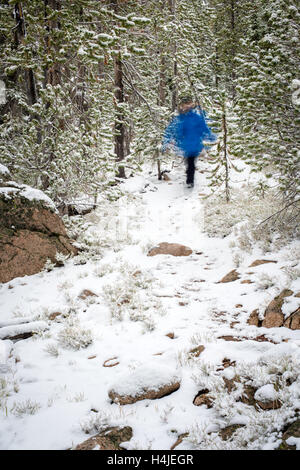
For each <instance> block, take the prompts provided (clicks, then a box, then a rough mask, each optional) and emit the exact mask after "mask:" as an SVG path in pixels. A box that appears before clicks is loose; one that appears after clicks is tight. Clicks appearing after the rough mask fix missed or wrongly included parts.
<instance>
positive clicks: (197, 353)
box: [189, 345, 205, 357]
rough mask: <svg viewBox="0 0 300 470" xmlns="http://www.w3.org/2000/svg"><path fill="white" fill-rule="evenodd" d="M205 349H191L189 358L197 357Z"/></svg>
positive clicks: (198, 347)
mask: <svg viewBox="0 0 300 470" xmlns="http://www.w3.org/2000/svg"><path fill="white" fill-rule="evenodd" d="M204 349H205V347H204V346H202V345H201V346H197V347H196V348H193V349H191V350H190V351H189V356H193V357H199V356H200V354H201V353H202V352H203V351H204Z"/></svg>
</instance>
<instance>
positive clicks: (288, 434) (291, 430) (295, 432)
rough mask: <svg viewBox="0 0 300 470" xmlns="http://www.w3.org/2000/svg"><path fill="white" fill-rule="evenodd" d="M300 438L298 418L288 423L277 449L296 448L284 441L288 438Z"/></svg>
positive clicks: (299, 420)
mask: <svg viewBox="0 0 300 470" xmlns="http://www.w3.org/2000/svg"><path fill="white" fill-rule="evenodd" d="M293 437H294V438H296V439H299V438H300V419H297V420H296V421H294V422H293V423H292V424H290V425H289V426H288V427H287V429H286V431H285V432H284V433H283V434H282V443H281V444H280V446H279V449H278V450H296V447H295V445H291V444H288V443H287V442H286V441H287V440H288V439H290V438H293Z"/></svg>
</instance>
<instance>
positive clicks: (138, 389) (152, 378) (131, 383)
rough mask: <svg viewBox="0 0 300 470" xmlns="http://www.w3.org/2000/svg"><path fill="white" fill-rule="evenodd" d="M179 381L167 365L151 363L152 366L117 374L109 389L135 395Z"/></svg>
mask: <svg viewBox="0 0 300 470" xmlns="http://www.w3.org/2000/svg"><path fill="white" fill-rule="evenodd" d="M176 382H180V376H179V375H175V374H174V371H173V370H172V369H170V368H168V367H165V366H162V365H158V364H153V367H141V368H138V369H135V370H134V371H133V372H132V373H131V374H128V372H126V373H123V375H121V376H117V381H116V382H115V383H114V384H112V386H111V391H113V392H115V393H117V394H118V395H122V396H126V395H130V396H132V397H136V396H138V395H140V394H142V393H143V392H144V391H145V390H153V391H158V390H159V389H160V388H161V387H162V386H163V385H168V384H174V383H176Z"/></svg>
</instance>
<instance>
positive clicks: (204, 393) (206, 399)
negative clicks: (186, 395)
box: [193, 388, 213, 408]
mask: <svg viewBox="0 0 300 470" xmlns="http://www.w3.org/2000/svg"><path fill="white" fill-rule="evenodd" d="M193 404H194V405H195V406H201V405H206V406H207V408H212V406H213V400H212V398H211V397H210V396H209V390H207V388H205V389H204V390H200V392H199V393H198V394H197V395H196V396H195V398H194V401H193Z"/></svg>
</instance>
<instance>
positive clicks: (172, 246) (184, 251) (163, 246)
mask: <svg viewBox="0 0 300 470" xmlns="http://www.w3.org/2000/svg"><path fill="white" fill-rule="evenodd" d="M192 253H193V250H191V248H189V247H188V246H185V245H180V244H179V243H160V244H159V245H158V246H155V247H154V248H152V249H151V250H150V251H149V253H148V255H147V256H156V255H172V256H189V255H191V254H192Z"/></svg>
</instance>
